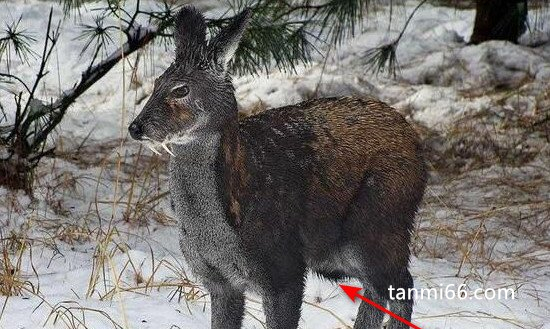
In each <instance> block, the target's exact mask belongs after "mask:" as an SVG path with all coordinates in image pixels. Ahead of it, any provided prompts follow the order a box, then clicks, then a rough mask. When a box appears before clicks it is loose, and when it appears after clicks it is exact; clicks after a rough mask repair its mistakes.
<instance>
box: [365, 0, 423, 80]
mask: <svg viewBox="0 0 550 329" xmlns="http://www.w3.org/2000/svg"><path fill="white" fill-rule="evenodd" d="M427 1H428V0H422V1H420V3H419V4H418V5H416V7H415V8H414V9H413V11H412V12H411V14H410V15H409V17H408V18H407V21H406V22H405V25H403V28H402V29H401V32H399V35H398V36H397V38H395V39H394V40H393V41H391V42H388V43H386V44H383V45H381V46H378V47H375V48H371V49H367V50H366V51H365V53H364V54H363V60H364V61H365V63H366V64H365V68H366V70H367V71H371V72H374V73H376V74H378V73H380V72H383V71H385V70H387V72H388V75H390V76H393V77H395V76H396V74H397V73H396V72H397V70H399V63H398V62H397V46H399V42H400V41H401V39H402V38H403V35H404V34H405V31H406V30H407V27H408V26H409V24H410V22H411V20H412V19H413V17H414V15H415V14H416V12H417V11H418V10H419V9H420V7H422V6H423V5H424V4H425V3H426V2H427Z"/></svg>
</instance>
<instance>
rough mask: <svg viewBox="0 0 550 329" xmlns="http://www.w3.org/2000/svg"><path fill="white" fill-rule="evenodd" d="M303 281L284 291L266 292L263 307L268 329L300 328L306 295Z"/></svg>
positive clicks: (283, 289)
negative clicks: (304, 294) (303, 300)
mask: <svg viewBox="0 0 550 329" xmlns="http://www.w3.org/2000/svg"><path fill="white" fill-rule="evenodd" d="M302 281H303V280H302ZM302 281H299V282H296V283H295V284H289V285H286V286H285V287H284V288H282V289H274V290H266V291H264V293H263V305H264V312H265V316H266V323H267V328H268V329H296V328H298V322H299V321H300V313H301V308H302V298H303V293H304V283H303V282H302Z"/></svg>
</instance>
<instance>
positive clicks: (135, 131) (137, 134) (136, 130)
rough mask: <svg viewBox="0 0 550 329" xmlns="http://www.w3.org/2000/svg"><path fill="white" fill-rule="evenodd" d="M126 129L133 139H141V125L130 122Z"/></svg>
mask: <svg viewBox="0 0 550 329" xmlns="http://www.w3.org/2000/svg"><path fill="white" fill-rule="evenodd" d="M128 131H129V132H130V136H132V138H133V139H135V140H141V139H142V138H143V130H142V129H141V126H140V125H138V124H137V123H135V122H132V124H131V125H130V126H129V127H128Z"/></svg>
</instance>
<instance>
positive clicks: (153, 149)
mask: <svg viewBox="0 0 550 329" xmlns="http://www.w3.org/2000/svg"><path fill="white" fill-rule="evenodd" d="M147 147H148V148H149V149H150V150H151V151H152V152H153V153H155V154H158V155H161V154H160V152H159V151H157V150H155V148H154V147H153V146H152V145H149V144H147Z"/></svg>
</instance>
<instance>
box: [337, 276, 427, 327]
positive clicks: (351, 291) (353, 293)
mask: <svg viewBox="0 0 550 329" xmlns="http://www.w3.org/2000/svg"><path fill="white" fill-rule="evenodd" d="M339 286H340V288H342V290H344V292H345V293H346V295H348V297H349V299H351V301H352V302H354V303H355V298H356V297H359V299H361V300H362V301H364V302H365V303H368V304H370V305H372V306H374V307H376V308H377V309H379V310H380V311H382V312H384V313H386V314H389V315H390V316H391V317H394V318H395V319H397V320H399V321H401V322H403V323H404V324H406V325H408V326H409V327H411V328H414V329H422V328H420V327H419V326H417V325H414V324H412V323H410V322H409V321H407V320H405V319H403V318H402V317H400V316H399V315H397V314H395V313H393V312H392V311H390V310H388V309H386V308H384V307H382V306H380V305H378V304H376V303H375V302H373V301H372V300H370V299H368V298H366V297H365V296H363V295H361V294H359V291H360V290H361V288H359V287H352V286H346V285H343V284H340V285H339Z"/></svg>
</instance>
